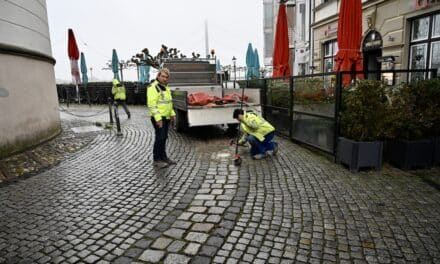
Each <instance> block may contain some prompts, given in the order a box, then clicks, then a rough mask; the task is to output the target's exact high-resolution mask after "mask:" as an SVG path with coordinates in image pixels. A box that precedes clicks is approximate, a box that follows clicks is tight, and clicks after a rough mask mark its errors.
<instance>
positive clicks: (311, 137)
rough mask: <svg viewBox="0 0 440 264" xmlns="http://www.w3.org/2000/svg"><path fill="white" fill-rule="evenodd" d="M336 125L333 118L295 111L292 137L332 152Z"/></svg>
mask: <svg viewBox="0 0 440 264" xmlns="http://www.w3.org/2000/svg"><path fill="white" fill-rule="evenodd" d="M334 127H335V124H334V121H333V120H331V119H325V118H319V117H314V116H310V115H307V114H299V113H293V123H292V138H293V139H295V140H298V141H301V142H305V143H308V144H311V145H313V146H316V147H318V148H320V149H323V150H326V151H329V152H332V151H333V146H334Z"/></svg>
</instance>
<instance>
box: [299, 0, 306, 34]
mask: <svg viewBox="0 0 440 264" xmlns="http://www.w3.org/2000/svg"><path fill="white" fill-rule="evenodd" d="M299 14H300V19H301V26H300V34H299V39H300V40H302V41H304V40H305V39H306V5H305V4H300V5H299Z"/></svg>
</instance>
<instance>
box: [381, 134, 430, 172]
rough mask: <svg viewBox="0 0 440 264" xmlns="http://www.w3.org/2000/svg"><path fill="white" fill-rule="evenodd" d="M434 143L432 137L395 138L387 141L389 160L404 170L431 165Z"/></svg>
mask: <svg viewBox="0 0 440 264" xmlns="http://www.w3.org/2000/svg"><path fill="white" fill-rule="evenodd" d="M433 157H434V144H433V140H431V139H421V140H393V141H388V142H387V159H388V161H389V162H390V163H391V164H393V165H395V166H397V167H399V168H401V169H404V170H410V169H413V168H423V167H431V166H432V164H433V162H432V161H433Z"/></svg>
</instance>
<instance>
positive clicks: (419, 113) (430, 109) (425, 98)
mask: <svg viewBox="0 0 440 264" xmlns="http://www.w3.org/2000/svg"><path fill="white" fill-rule="evenodd" d="M391 98H392V107H391V111H390V116H391V119H389V122H390V124H389V126H388V127H389V131H390V132H389V133H388V134H389V137H390V140H389V141H388V143H387V155H386V156H387V160H388V161H389V162H390V163H392V164H394V165H396V166H397V167H400V168H402V169H411V168H416V167H430V166H432V164H433V163H434V160H435V159H436V158H437V159H438V156H437V155H440V154H438V153H439V152H440V150H439V149H440V146H439V144H440V143H439V142H440V140H439V136H440V133H439V132H440V128H439V126H440V125H439V122H440V117H439V116H440V113H439V111H440V110H439V107H440V103H439V98H440V80H438V79H431V80H419V81H416V82H412V83H409V84H404V85H402V86H401V87H400V89H397V90H396V91H395V92H394V93H392V95H391ZM436 144H437V150H436V147H435V146H436Z"/></svg>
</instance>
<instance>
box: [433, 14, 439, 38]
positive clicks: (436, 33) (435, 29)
mask: <svg viewBox="0 0 440 264" xmlns="http://www.w3.org/2000/svg"><path fill="white" fill-rule="evenodd" d="M432 37H433V38H435V37H440V14H438V15H434V19H433V29H432Z"/></svg>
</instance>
